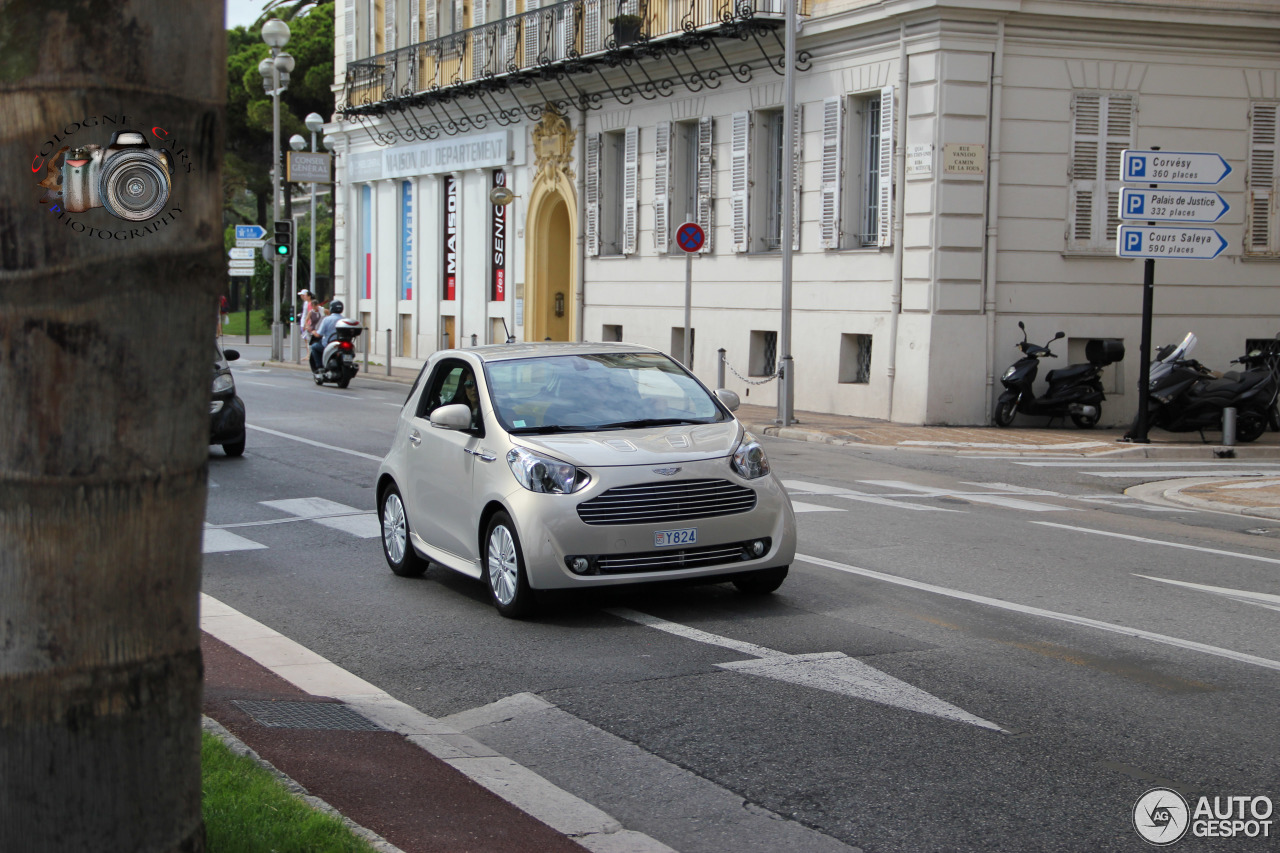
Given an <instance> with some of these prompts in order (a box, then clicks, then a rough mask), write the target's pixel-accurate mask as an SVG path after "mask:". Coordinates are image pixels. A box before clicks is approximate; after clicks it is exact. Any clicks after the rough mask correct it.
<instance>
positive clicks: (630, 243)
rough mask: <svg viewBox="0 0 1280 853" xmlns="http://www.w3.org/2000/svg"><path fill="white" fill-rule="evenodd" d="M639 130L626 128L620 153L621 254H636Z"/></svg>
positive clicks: (638, 204)
mask: <svg viewBox="0 0 1280 853" xmlns="http://www.w3.org/2000/svg"><path fill="white" fill-rule="evenodd" d="M639 183H640V128H638V127H628V128H627V133H626V137H625V144H624V148H623V153H622V254H624V255H634V254H635V253H636V231H637V230H638V227H637V226H638V225H639V223H638V221H637V220H638V218H639V213H640V200H639V191H638V190H639Z"/></svg>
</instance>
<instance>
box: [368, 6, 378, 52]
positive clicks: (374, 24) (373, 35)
mask: <svg viewBox="0 0 1280 853" xmlns="http://www.w3.org/2000/svg"><path fill="white" fill-rule="evenodd" d="M364 2H365V3H366V4H367V5H366V6H365V8H366V9H368V10H369V50H368V55H369V56H375V55H377V54H378V53H380V51H379V50H378V0H364Z"/></svg>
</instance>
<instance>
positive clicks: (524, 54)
mask: <svg viewBox="0 0 1280 853" xmlns="http://www.w3.org/2000/svg"><path fill="white" fill-rule="evenodd" d="M803 5H804V3H803V2H802V4H801V6H802V8H803ZM782 8H783V0H566V2H561V3H555V4H553V5H548V6H544V7H542V8H539V9H533V10H530V11H527V12H523V13H521V14H518V15H513V16H511V17H507V18H502V19H499V20H497V21H492V22H490V23H486V24H482V25H480V26H477V27H472V28H471V29H468V30H462V31H460V32H457V33H452V34H450V35H446V36H443V37H441V38H437V39H433V40H431V41H427V42H422V43H420V44H416V45H412V46H410V47H404V48H399V49H397V50H393V51H389V52H387V53H383V54H379V55H377V56H373V57H370V58H368V59H361V60H357V61H354V62H350V63H348V64H347V74H346V82H345V86H344V103H341V104H339V105H338V106H339V113H340V114H341V115H342V116H343V117H344V118H346V119H348V120H353V121H361V122H365V123H366V127H367V120H368V119H369V118H371V117H374V116H392V117H393V118H392V124H393V125H394V124H395V122H394V115H395V114H399V113H406V112H410V111H411V110H412V108H418V109H417V110H416V112H417V113H418V114H419V115H417V116H415V115H413V114H409V115H408V116H407V117H406V122H407V123H409V125H410V130H409V133H410V134H412V135H413V136H416V137H417V138H435V137H436V136H438V135H439V133H441V132H444V133H446V134H453V133H457V132H460V131H463V130H468V129H472V128H482V127H484V126H485V125H487V124H488V122H489V121H494V122H496V123H498V124H502V125H505V124H511V123H512V122H514V121H518V120H519V119H520V118H521V116H524V117H530V118H534V119H536V118H537V117H538V115H540V113H541V111H542V109H544V108H545V106H546V105H550V106H551V107H552V108H553V109H557V110H562V111H563V110H564V109H569V108H576V107H581V108H586V109H597V108H599V107H601V106H603V105H604V103H606V102H607V100H609V99H612V100H616V101H619V102H621V103H624V104H626V103H630V102H631V99H632V98H633V97H636V96H638V97H641V98H645V99H648V100H652V99H653V98H655V97H659V96H665V95H669V94H671V93H672V92H673V91H676V90H677V87H678V86H680V85H681V84H683V86H684V87H685V88H686V89H688V90H689V91H693V92H698V91H701V90H702V89H705V88H716V87H717V86H719V85H720V82H721V81H722V79H723V78H724V77H725V76H732V77H733V78H735V79H738V80H740V81H742V82H746V81H748V80H750V79H751V76H752V72H753V70H755V69H756V68H759V67H761V66H766V65H767V66H768V67H770V68H771V69H772V70H773V71H774V72H776V73H778V74H781V73H782V69H783V60H782V53H783V44H782V38H781V32H780V30H781V24H782V21H783V18H782ZM733 40H737V41H740V42H742V46H738V47H736V48H735V47H729V48H727V50H728V53H726V50H722V49H721V44H722V43H726V42H732V41H733ZM744 49H745V50H746V51H747V52H748V53H746V54H745V55H744ZM752 54H755V59H754V60H753V59H752V58H751V56H752ZM807 62H808V57H807V55H805V54H801V56H800V57H798V63H797V65H798V66H800V67H802V68H807ZM507 93H514V94H515V96H516V97H515V98H514V103H512V100H511V99H504V100H505V103H506V105H505V106H504V105H503V102H500V101H499V100H498V98H499V96H501V95H504V94H507ZM522 95H527V97H522ZM437 107H438V108H439V111H437ZM459 113H461V115H459ZM414 125H417V127H416V129H415V127H414ZM396 132H397V133H399V134H400V135H402V136H404V135H405V133H404V132H403V131H400V130H399V129H398V127H397V131H396ZM380 136H381V137H382V138H379V137H375V139H377V140H378V141H379V142H380V143H381V144H391V143H392V142H393V141H394V136H391V137H390V138H388V135H387V134H385V133H384V134H380ZM406 138H407V137H406Z"/></svg>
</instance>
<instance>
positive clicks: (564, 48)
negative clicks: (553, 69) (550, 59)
mask: <svg viewBox="0 0 1280 853" xmlns="http://www.w3.org/2000/svg"><path fill="white" fill-rule="evenodd" d="M556 15H557V16H558V17H559V19H560V26H559V34H558V35H557V38H556V54H555V56H556V59H568V58H569V53H570V51H571V50H573V47H574V41H573V21H574V18H575V14H574V10H572V9H570V8H567V7H565V6H560V5H557V7H556Z"/></svg>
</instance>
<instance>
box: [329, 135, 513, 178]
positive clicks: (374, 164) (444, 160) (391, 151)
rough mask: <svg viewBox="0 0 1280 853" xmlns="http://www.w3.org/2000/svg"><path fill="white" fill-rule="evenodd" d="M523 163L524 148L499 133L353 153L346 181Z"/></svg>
mask: <svg viewBox="0 0 1280 853" xmlns="http://www.w3.org/2000/svg"><path fill="white" fill-rule="evenodd" d="M523 162H524V150H523V148H518V149H517V148H513V147H512V145H511V132H510V131H506V130H499V131H495V132H493V133H476V134H472V135H471V136H459V137H450V138H448V139H437V140H433V141H431V142H418V143H414V144H412V145H396V146H394V147H392V148H388V149H385V150H382V151H369V152H365V153H360V154H352V155H351V157H350V160H349V162H348V165H347V179H348V180H350V181H352V182H355V183H361V182H365V181H377V180H381V179H383V178H409V177H413V176H414V175H437V174H442V173H445V172H465V171H467V170H469V169H501V168H503V167H504V166H508V165H519V164H521V163H523Z"/></svg>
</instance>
